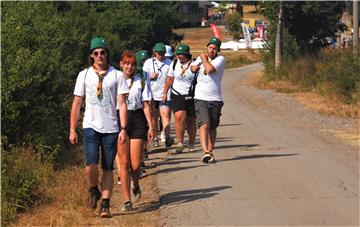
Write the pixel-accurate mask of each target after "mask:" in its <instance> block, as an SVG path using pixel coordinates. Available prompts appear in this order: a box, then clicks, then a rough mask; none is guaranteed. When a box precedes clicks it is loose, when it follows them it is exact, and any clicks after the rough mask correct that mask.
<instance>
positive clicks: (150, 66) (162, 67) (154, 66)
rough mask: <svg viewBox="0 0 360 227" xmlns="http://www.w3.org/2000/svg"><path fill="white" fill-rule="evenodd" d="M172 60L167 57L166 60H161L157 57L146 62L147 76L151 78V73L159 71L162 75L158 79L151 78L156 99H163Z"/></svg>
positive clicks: (145, 73) (145, 71) (144, 68)
mask: <svg viewBox="0 0 360 227" xmlns="http://www.w3.org/2000/svg"><path fill="white" fill-rule="evenodd" d="M170 64H171V60H170V59H168V58H166V59H165V60H164V61H162V62H161V61H159V60H157V59H156V58H155V57H152V58H149V59H147V60H146V61H145V62H144V66H143V71H144V75H145V78H150V74H151V73H154V72H155V73H156V72H159V73H160V75H159V76H158V77H157V79H156V80H150V87H151V92H152V95H153V98H154V100H156V101H161V100H162V96H163V93H164V87H165V81H166V78H167V75H168V71H169V66H170ZM170 93H171V91H170V89H169V91H168V94H167V100H168V101H170Z"/></svg>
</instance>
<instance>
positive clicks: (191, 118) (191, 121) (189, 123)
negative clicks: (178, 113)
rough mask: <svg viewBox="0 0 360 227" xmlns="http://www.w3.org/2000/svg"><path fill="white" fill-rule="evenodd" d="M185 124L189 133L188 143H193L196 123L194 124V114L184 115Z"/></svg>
mask: <svg viewBox="0 0 360 227" xmlns="http://www.w3.org/2000/svg"><path fill="white" fill-rule="evenodd" d="M186 124H187V129H186V131H187V133H188V135H189V145H194V144H195V137H196V124H195V116H187V117H186Z"/></svg>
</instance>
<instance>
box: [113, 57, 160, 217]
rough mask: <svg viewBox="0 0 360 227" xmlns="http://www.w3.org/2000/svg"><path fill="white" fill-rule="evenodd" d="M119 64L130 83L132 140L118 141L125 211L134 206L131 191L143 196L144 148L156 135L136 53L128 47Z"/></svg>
mask: <svg viewBox="0 0 360 227" xmlns="http://www.w3.org/2000/svg"><path fill="white" fill-rule="evenodd" d="M120 67H121V69H122V72H123V74H124V77H125V79H126V82H127V84H128V86H129V90H130V91H129V94H128V96H127V100H126V101H127V110H128V111H127V113H128V120H127V127H126V132H127V135H128V137H129V140H128V142H127V143H125V144H118V151H119V152H120V153H118V156H119V158H120V176H121V182H122V183H121V189H122V192H123V194H124V199H125V200H124V201H125V203H124V205H123V207H122V211H129V210H132V202H131V199H130V178H131V181H132V187H131V191H132V193H133V194H134V197H135V200H139V199H140V197H141V190H140V186H139V176H140V167H141V160H142V151H143V149H144V144H145V140H146V139H149V140H152V139H153V138H154V127H153V123H152V120H151V110H150V101H151V98H152V95H151V91H150V89H149V86H148V84H147V83H146V82H145V81H144V80H143V79H142V78H141V76H140V75H139V74H136V73H135V70H136V57H135V54H134V53H133V52H132V51H125V52H124V53H123V55H122V56H121V60H120Z"/></svg>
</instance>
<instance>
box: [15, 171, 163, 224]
mask: <svg viewBox="0 0 360 227" xmlns="http://www.w3.org/2000/svg"><path fill="white" fill-rule="evenodd" d="M114 173H115V172H114ZM149 173H151V171H149ZM56 181H57V182H56V184H55V186H54V187H53V188H49V191H48V193H49V194H50V195H51V196H52V197H53V198H54V200H53V201H52V202H51V203H49V204H47V205H43V206H40V207H38V208H36V209H34V210H33V211H31V212H29V213H23V214H20V215H19V217H18V220H17V222H16V223H15V224H14V225H13V226H80V225H92V226H109V225H110V226H156V225H157V223H158V217H159V214H158V212H159V211H158V207H159V196H158V191H157V189H156V180H155V176H154V175H151V176H148V177H145V178H143V179H142V180H141V182H140V184H141V186H142V191H143V198H142V200H141V202H139V203H135V204H134V207H135V211H134V212H132V213H129V214H125V213H122V212H120V210H121V206H122V204H123V201H122V196H121V192H120V191H121V190H120V187H119V186H118V185H116V184H115V185H114V190H113V196H112V200H111V212H112V215H113V217H112V218H110V219H101V218H99V217H98V212H99V209H97V210H96V211H93V212H91V211H87V210H86V209H85V204H86V199H87V195H88V194H87V190H88V189H87V186H86V185H87V184H86V181H85V175H84V171H83V169H82V168H80V167H74V168H67V169H66V170H63V171H61V172H59V173H58V175H57V178H56ZM114 182H116V181H114ZM98 205H99V204H98Z"/></svg>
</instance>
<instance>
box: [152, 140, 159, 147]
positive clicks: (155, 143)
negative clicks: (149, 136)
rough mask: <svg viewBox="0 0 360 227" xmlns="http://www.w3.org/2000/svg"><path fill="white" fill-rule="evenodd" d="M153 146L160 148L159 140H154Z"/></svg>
mask: <svg viewBox="0 0 360 227" xmlns="http://www.w3.org/2000/svg"><path fill="white" fill-rule="evenodd" d="M153 146H154V147H159V146H160V145H159V139H158V138H156V139H154V142H153Z"/></svg>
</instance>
